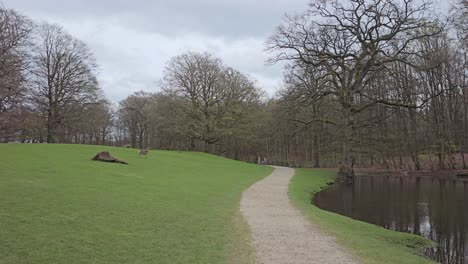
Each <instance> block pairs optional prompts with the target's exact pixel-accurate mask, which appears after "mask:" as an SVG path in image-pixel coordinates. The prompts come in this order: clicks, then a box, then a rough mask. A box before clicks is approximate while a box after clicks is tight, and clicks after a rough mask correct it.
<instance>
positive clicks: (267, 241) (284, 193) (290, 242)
mask: <svg viewBox="0 0 468 264" xmlns="http://www.w3.org/2000/svg"><path fill="white" fill-rule="evenodd" d="M293 175H294V170H293V169H290V168H283V167H275V170H274V171H273V173H272V174H271V175H270V176H267V177H266V178H265V179H263V180H261V181H259V182H257V183H255V184H254V185H252V186H251V187H250V188H249V189H247V190H246V191H245V192H244V193H243V194H242V200H241V207H240V208H241V212H242V215H243V217H244V218H245V220H246V221H247V223H248V224H249V226H250V230H251V233H252V242H253V247H254V249H255V253H256V259H257V263H259V264H276V263H278V264H286V263H294V264H296V263H297V264H299V263H308V264H313V263H321V264H327V263H329V264H348V263H349V264H351V263H352V264H354V263H359V262H358V261H357V260H356V258H355V257H353V256H352V255H351V254H349V253H348V252H346V250H345V249H343V248H342V247H341V246H339V245H338V244H337V243H336V241H335V239H334V238H333V237H331V236H329V235H326V234H325V233H323V232H322V231H321V230H319V228H318V227H317V226H315V225H314V224H312V223H310V222H309V221H308V220H307V219H305V217H304V216H303V215H302V214H301V212H299V210H298V209H296V208H295V207H294V206H293V205H292V204H291V203H290V201H289V197H288V185H289V181H290V180H291V178H292V176H293Z"/></svg>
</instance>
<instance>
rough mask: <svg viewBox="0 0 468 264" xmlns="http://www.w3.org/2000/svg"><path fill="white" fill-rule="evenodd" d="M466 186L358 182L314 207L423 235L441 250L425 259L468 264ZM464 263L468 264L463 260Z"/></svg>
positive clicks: (389, 179) (415, 180)
mask: <svg viewBox="0 0 468 264" xmlns="http://www.w3.org/2000/svg"><path fill="white" fill-rule="evenodd" d="M467 191H468V185H467V183H466V182H461V181H454V180H443V179H428V178H420V177H409V178H402V177H395V176H383V177H358V178H357V179H356V180H355V184H354V185H336V186H334V187H332V188H330V189H327V190H326V191H324V192H321V193H320V194H318V195H317V196H316V199H315V202H316V204H317V205H318V206H319V207H321V208H323V209H327V210H330V211H333V212H336V213H339V214H343V215H347V216H350V217H352V218H354V219H358V220H362V221H366V222H369V223H373V224H377V225H380V226H383V227H385V228H388V229H392V230H396V231H401V232H407V233H412V234H417V235H421V236H424V237H426V238H428V239H431V240H433V241H435V242H436V243H437V244H438V246H437V247H434V248H429V249H426V250H425V252H424V253H425V254H426V255H427V256H429V257H431V258H432V259H434V260H437V261H439V262H442V263H457V264H458V263H468V256H467V257H465V252H467V253H468V250H465V247H467V246H468V243H465V242H466V233H465V232H466V231H467V230H466V229H467V227H468V222H467V220H468V216H467V214H468V210H467V209H468V208H467V205H468V203H467V202H468V194H467ZM465 259H466V260H465Z"/></svg>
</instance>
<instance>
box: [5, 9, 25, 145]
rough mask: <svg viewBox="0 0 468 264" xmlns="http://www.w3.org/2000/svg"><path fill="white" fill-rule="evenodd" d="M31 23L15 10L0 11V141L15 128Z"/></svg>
mask: <svg viewBox="0 0 468 264" xmlns="http://www.w3.org/2000/svg"><path fill="white" fill-rule="evenodd" d="M32 29H33V24H32V22H31V21H30V20H29V19H27V18H26V17H24V16H22V15H21V14H19V13H17V12H16V11H14V10H10V9H4V8H0V137H1V136H2V134H3V136H5V137H6V136H7V133H11V132H12V129H13V128H14V124H15V122H12V120H14V115H13V114H14V113H18V107H19V106H20V103H21V101H22V98H23V97H24V83H25V78H26V77H25V69H26V66H27V59H28V58H27V55H28V48H29V46H30V40H31V31H32Z"/></svg>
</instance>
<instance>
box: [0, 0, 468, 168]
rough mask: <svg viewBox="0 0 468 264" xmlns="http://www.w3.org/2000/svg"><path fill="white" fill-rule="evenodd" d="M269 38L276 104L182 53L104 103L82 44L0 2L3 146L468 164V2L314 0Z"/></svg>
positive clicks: (248, 82)
mask: <svg viewBox="0 0 468 264" xmlns="http://www.w3.org/2000/svg"><path fill="white" fill-rule="evenodd" d="M275 27H276V29H275ZM272 32H273V33H272V34H271V37H270V38H269V39H267V40H266V44H265V49H266V51H267V52H268V53H269V54H270V60H269V61H268V62H267V64H270V63H271V64H273V63H278V62H281V63H284V65H285V67H284V78H283V79H284V81H283V89H282V90H281V91H280V92H279V93H278V94H277V95H276V96H274V97H272V98H270V97H268V96H267V95H266V93H265V92H264V91H262V90H261V89H260V88H258V87H257V84H256V82H255V80H253V79H252V78H251V77H249V76H248V75H247V74H245V73H241V72H239V71H237V70H236V69H233V68H231V67H229V65H225V64H224V62H223V61H221V60H220V59H219V58H216V57H215V56H213V55H211V54H209V53H197V52H187V53H185V54H181V55H179V56H177V57H174V58H172V59H171V60H170V61H169V62H167V64H166V68H165V71H164V73H163V78H162V79H161V80H159V82H158V85H159V87H155V91H156V90H157V91H159V92H155V93H147V92H137V93H134V94H131V95H129V96H128V97H127V98H126V99H124V100H122V101H121V102H119V103H118V104H113V103H111V102H109V101H108V100H106V98H104V96H103V93H102V91H101V90H100V87H99V83H98V81H97V62H96V60H95V59H94V56H93V54H92V51H91V50H90V49H89V47H88V46H87V45H86V43H84V42H82V41H80V40H78V39H76V38H75V37H73V36H72V35H70V34H69V33H67V32H66V31H65V30H64V29H63V28H62V27H61V26H60V25H55V24H46V23H41V24H39V23H36V22H34V21H33V20H32V19H30V18H28V17H25V16H23V15H22V14H21V13H20V12H19V11H15V10H9V9H5V8H4V9H1V10H0V141H1V142H28V143H45V142H47V143H74V144H102V145H115V146H125V147H134V148H146V147H149V148H151V149H165V150H189V151H204V152H210V153H215V154H218V155H223V156H226V157H229V158H234V159H239V160H246V161H250V162H257V160H258V159H259V158H260V159H262V160H263V159H265V158H266V159H267V162H268V163H270V164H277V165H288V166H301V167H305V166H307V167H339V168H340V173H339V175H340V176H341V177H350V176H352V175H353V168H354V167H380V168H404V169H415V170H421V169H454V168H457V169H460V168H464V169H466V168H467V166H468V165H467V163H468V160H467V158H468V157H465V156H466V155H465V152H467V151H468V38H467V36H468V1H467V0H458V1H457V2H454V3H453V7H452V9H451V13H450V14H449V15H448V16H447V17H437V16H435V15H434V14H433V10H432V9H431V5H430V4H429V3H423V2H421V1H414V0H350V1H335V0H329V1H319V0H313V1H311V2H310V4H309V6H308V9H307V10H303V12H302V13H298V14H295V15H291V16H287V17H286V18H285V20H284V23H283V24H282V25H279V26H278V25H272ZM116 56H118V54H116ZM156 81H157V80H155V83H156ZM155 86H156V84H155ZM156 88H159V89H156Z"/></svg>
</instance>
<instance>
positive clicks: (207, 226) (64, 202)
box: [0, 144, 271, 263]
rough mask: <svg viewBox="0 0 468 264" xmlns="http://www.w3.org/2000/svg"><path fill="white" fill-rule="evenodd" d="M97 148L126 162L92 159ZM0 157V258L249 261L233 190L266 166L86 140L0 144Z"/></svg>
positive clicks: (34, 260)
mask: <svg viewBox="0 0 468 264" xmlns="http://www.w3.org/2000/svg"><path fill="white" fill-rule="evenodd" d="M102 150H108V151H110V152H111V154H113V155H114V156H116V157H117V158H120V159H123V160H126V161H127V162H129V164H130V165H128V166H127V165H121V164H109V163H101V162H95V161H91V160H90V158H91V157H92V156H93V155H94V154H95V153H97V152H98V151H102ZM0 161H1V167H0V263H226V262H233V263H234V262H237V261H241V262H248V261H249V260H251V259H252V256H251V252H250V250H249V246H248V243H245V242H246V241H248V233H247V232H248V229H247V228H246V224H245V223H244V222H243V221H242V219H241V217H240V214H239V200H240V195H241V193H242V191H243V190H244V189H246V188H247V187H248V186H249V185H251V184H253V183H254V182H255V181H257V180H259V179H261V178H262V177H264V176H266V175H268V174H269V173H270V172H271V169H270V168H268V167H261V166H257V165H253V164H247V163H244V162H238V161H233V160H228V159H224V158H220V157H216V156H213V155H209V154H203V153H185V152H169V151H150V153H149V155H148V158H147V159H144V158H140V157H138V152H137V150H134V149H123V148H111V147H101V146H83V145H46V144H44V145H39V144H38V145H28V144H24V145H21V144H9V145H0Z"/></svg>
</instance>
